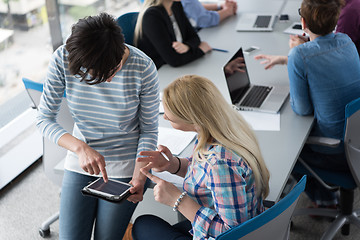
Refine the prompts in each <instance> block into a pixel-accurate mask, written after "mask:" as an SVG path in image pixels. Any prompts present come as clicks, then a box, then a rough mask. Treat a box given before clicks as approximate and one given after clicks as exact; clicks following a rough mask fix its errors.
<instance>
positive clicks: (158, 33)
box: [134, 0, 211, 69]
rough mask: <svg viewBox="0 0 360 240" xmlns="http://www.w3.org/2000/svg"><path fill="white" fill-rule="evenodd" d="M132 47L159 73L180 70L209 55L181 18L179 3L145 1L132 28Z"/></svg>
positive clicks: (174, 0) (158, 0) (204, 44)
mask: <svg viewBox="0 0 360 240" xmlns="http://www.w3.org/2000/svg"><path fill="white" fill-rule="evenodd" d="M134 43H135V46H137V47H138V48H139V49H140V50H142V51H143V52H144V53H145V54H147V55H148V56H149V57H150V58H151V59H152V60H153V61H154V63H155V65H156V67H157V68H158V69H159V68H160V67H161V66H162V65H164V64H169V65H171V66H173V67H177V66H182V65H184V64H187V63H189V62H191V61H193V60H195V59H198V58H200V57H202V56H203V55H204V54H205V53H207V52H209V51H211V47H210V46H209V44H208V43H206V42H202V41H201V40H200V38H199V36H198V35H197V33H196V31H195V29H194V28H193V27H192V26H191V24H190V22H189V20H188V18H187V17H186V15H185V12H184V10H183V7H182V5H181V2H180V1H177V0H145V2H144V4H143V7H142V9H141V10H140V12H139V17H138V20H137V24H136V27H135V33H134Z"/></svg>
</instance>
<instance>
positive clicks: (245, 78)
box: [223, 48, 250, 104]
mask: <svg viewBox="0 0 360 240" xmlns="http://www.w3.org/2000/svg"><path fill="white" fill-rule="evenodd" d="M223 71H224V74H225V78H226V83H227V86H228V89H229V92H230V97H231V102H232V104H237V103H239V101H240V99H241V98H242V97H243V96H244V94H245V93H246V91H247V90H248V89H249V88H250V80H249V75H248V71H247V68H246V65H245V59H244V53H243V50H242V48H240V49H239V50H238V51H237V52H236V53H235V55H234V56H233V57H232V58H231V59H230V60H229V61H228V62H227V63H226V65H225V66H224V68H223Z"/></svg>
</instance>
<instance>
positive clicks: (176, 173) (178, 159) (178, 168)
mask: <svg viewBox="0 0 360 240" xmlns="http://www.w3.org/2000/svg"><path fill="white" fill-rule="evenodd" d="M176 158H177V160H178V161H179V167H178V169H177V170H176V172H174V173H171V174H177V173H178V172H179V171H180V168H181V160H180V158H178V157H176Z"/></svg>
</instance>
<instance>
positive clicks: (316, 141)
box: [306, 136, 341, 148]
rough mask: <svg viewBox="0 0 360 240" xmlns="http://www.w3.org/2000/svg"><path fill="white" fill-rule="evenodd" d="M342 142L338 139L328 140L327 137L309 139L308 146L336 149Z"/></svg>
mask: <svg viewBox="0 0 360 240" xmlns="http://www.w3.org/2000/svg"><path fill="white" fill-rule="evenodd" d="M340 143H341V140H339V139H336V138H327V137H313V136H311V137H308V139H307V140H306V144H312V145H320V146H325V147H332V148H336V147H338V146H339V145H340Z"/></svg>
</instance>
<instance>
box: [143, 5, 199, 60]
mask: <svg viewBox="0 0 360 240" xmlns="http://www.w3.org/2000/svg"><path fill="white" fill-rule="evenodd" d="M165 17H167V16H164V15H163V14H161V12H160V11H159V10H158V9H149V10H148V11H146V12H145V14H144V17H143V23H142V29H143V34H144V35H146V37H147V39H148V40H149V41H150V42H151V44H152V46H153V47H154V48H155V50H156V52H157V53H158V54H159V55H160V56H161V58H162V59H163V60H164V61H165V62H166V63H167V64H169V65H171V66H173V67H177V66H181V65H184V64H186V63H189V62H191V61H193V60H195V59H197V58H199V57H201V56H203V55H204V52H203V51H202V50H201V49H200V48H199V47H198V46H199V44H200V42H199V44H198V45H197V46H196V47H193V46H191V47H190V50H189V51H188V52H187V53H184V54H179V53H177V52H176V51H175V49H173V47H172V43H173V41H175V40H174V39H172V37H171V34H170V33H169V28H168V25H167V22H166V21H167V20H166V18H165ZM191 28H192V27H191Z"/></svg>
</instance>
